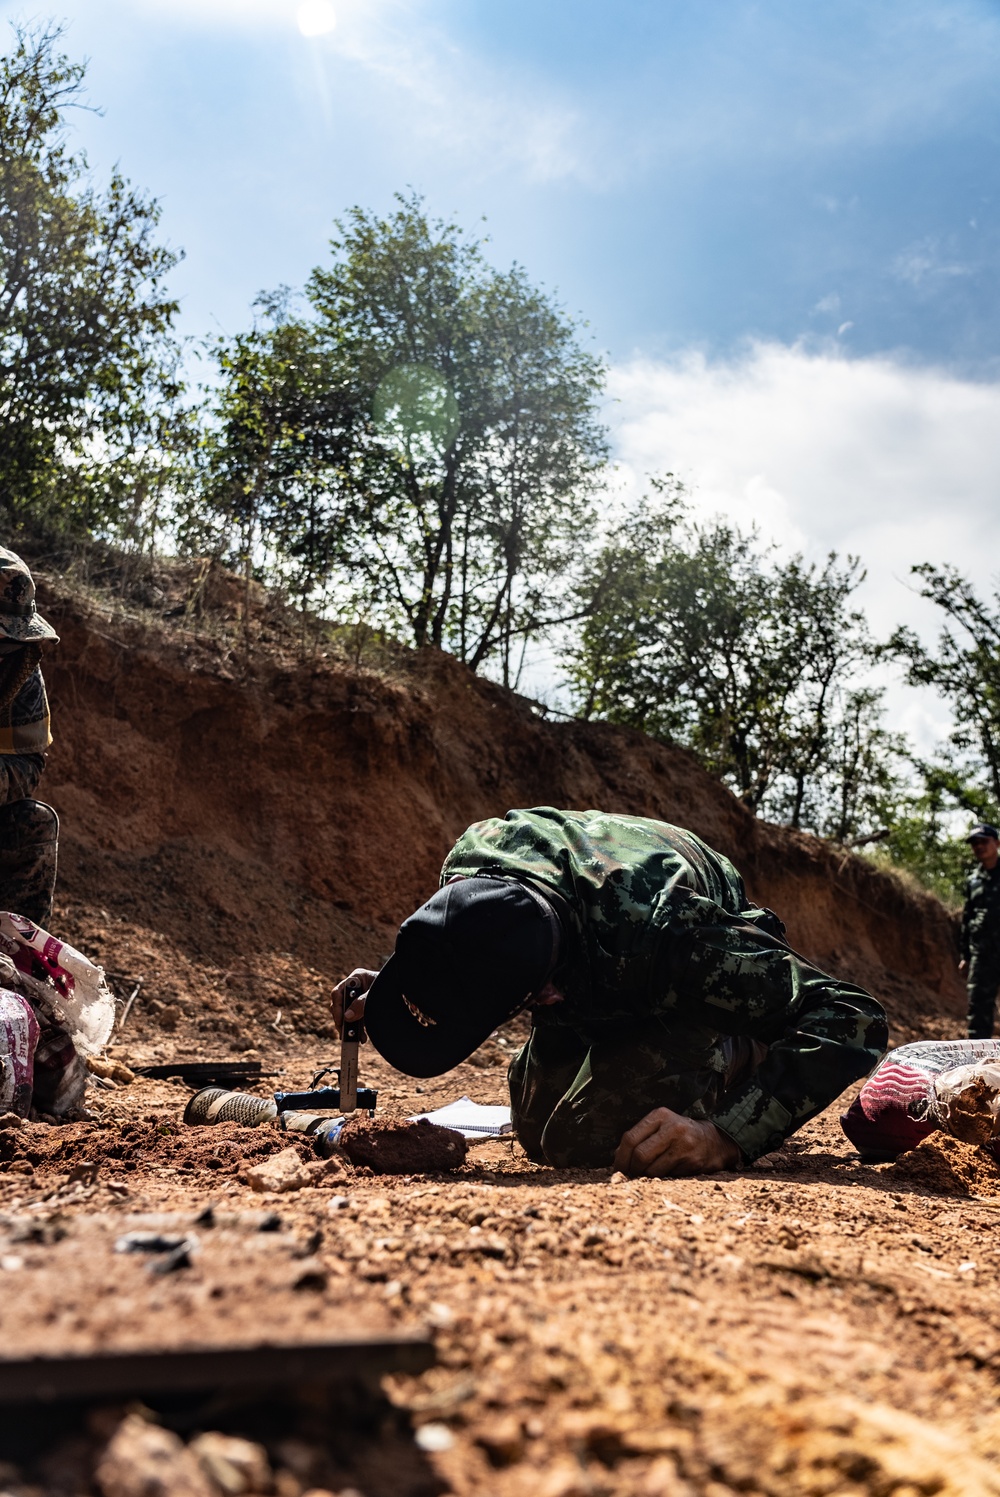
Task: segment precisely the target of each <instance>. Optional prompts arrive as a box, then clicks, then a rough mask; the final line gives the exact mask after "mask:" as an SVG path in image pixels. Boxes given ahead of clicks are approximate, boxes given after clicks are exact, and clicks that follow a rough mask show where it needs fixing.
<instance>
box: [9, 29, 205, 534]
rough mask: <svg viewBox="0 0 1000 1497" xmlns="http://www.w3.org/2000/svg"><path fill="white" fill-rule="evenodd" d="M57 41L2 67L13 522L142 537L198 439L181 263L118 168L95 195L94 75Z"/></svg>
mask: <svg viewBox="0 0 1000 1497" xmlns="http://www.w3.org/2000/svg"><path fill="white" fill-rule="evenodd" d="M59 39H60V32H59V31H58V30H51V29H50V30H42V31H35V32H28V31H24V30H16V31H15V44H14V47H13V49H12V50H11V52H10V53H9V54H8V55H7V56H4V57H3V58H0V514H2V515H3V518H4V520H5V522H6V523H7V524H8V525H13V526H15V527H16V526H17V525H18V524H20V523H24V522H26V521H27V520H31V522H32V523H33V525H34V526H35V527H36V528H37V527H38V526H39V525H42V526H48V527H50V528H55V529H60V530H64V531H65V530H70V531H78V532H79V531H82V532H88V531H94V530H108V529H111V530H113V531H116V532H118V533H125V534H128V533H132V534H135V533H136V532H143V531H145V530H146V529H148V527H149V525H150V523H154V524H155V516H156V512H157V510H158V501H159V496H160V495H161V493H162V491H163V489H164V486H165V482H166V478H167V475H168V473H169V469H170V465H171V464H170V459H169V458H168V457H167V456H166V454H167V452H168V450H169V449H170V448H171V447H173V446H174V445H175V444H176V445H177V446H178V447H180V448H181V449H183V447H184V445H185V439H186V424H185V418H184V415H183V412H182V411H181V410H180V406H179V399H180V395H181V385H180V381H179V379H178V376H177V357H176V349H175V348H174V347H173V345H171V344H170V342H169V340H168V336H167V335H168V332H169V329H170V325H171V320H172V318H173V315H174V312H175V311H176V304H175V303H174V302H173V301H172V300H169V299H168V298H166V297H165V296H164V294H163V290H162V284H163V281H164V278H165V277H166V275H167V273H168V272H169V271H170V269H171V268H172V267H173V266H174V264H175V263H176V260H177V256H176V255H175V254H173V253H172V252H170V251H169V250H167V249H164V248H163V247H162V246H159V245H158V244H157V243H156V242H155V230H156V225H157V220H158V217H159V211H158V209H157V207H156V205H155V203H152V202H149V201H146V200H145V199H143V198H142V197H140V196H139V195H138V194H137V193H135V192H134V191H133V190H132V189H131V188H130V187H129V185H128V183H127V182H126V181H125V180H124V179H123V178H122V177H121V176H120V175H119V174H118V173H117V172H116V173H115V174H114V175H113V176H112V178H111V181H110V183H109V184H108V186H107V188H106V189H105V190H104V191H103V192H100V193H99V192H97V191H95V189H94V188H93V187H92V186H91V185H90V182H89V177H88V172H87V163H86V160H85V158H84V157H83V156H82V155H81V154H74V153H72V152H71V151H70V150H69V148H68V146H67V143H66V133H67V126H66V115H67V111H68V110H69V109H71V108H72V107H79V106H80V104H81V100H82V89H83V76H84V67H83V65H82V64H76V63H71V62H69V61H68V59H67V58H66V57H65V56H63V55H62V53H61V52H60V51H59V50H58V44H59ZM151 515H152V520H151Z"/></svg>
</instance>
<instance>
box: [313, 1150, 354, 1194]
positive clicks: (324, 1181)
mask: <svg viewBox="0 0 1000 1497" xmlns="http://www.w3.org/2000/svg"><path fill="white" fill-rule="evenodd" d="M304 1168H305V1171H306V1174H307V1175H308V1176H309V1184H310V1185H312V1186H318V1187H320V1188H322V1187H323V1186H324V1185H332V1184H333V1182H334V1181H335V1180H343V1179H345V1178H346V1176H347V1171H346V1169H345V1168H344V1162H343V1160H341V1159H337V1158H336V1156H335V1155H331V1157H330V1158H329V1159H312V1160H310V1161H309V1163H308V1164H307V1165H305V1166H304Z"/></svg>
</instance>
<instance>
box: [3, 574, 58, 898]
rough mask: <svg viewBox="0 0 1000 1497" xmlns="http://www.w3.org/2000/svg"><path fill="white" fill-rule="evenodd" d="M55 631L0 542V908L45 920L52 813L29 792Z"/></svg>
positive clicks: (40, 746) (43, 732) (45, 712)
mask: <svg viewBox="0 0 1000 1497" xmlns="http://www.w3.org/2000/svg"><path fill="white" fill-rule="evenodd" d="M50 643H51V644H58V643H59V636H58V635H57V634H56V631H55V630H54V629H53V628H52V626H51V625H50V624H48V623H46V621H45V619H43V618H42V616H41V614H40V613H39V612H38V609H37V608H36V607H35V584H34V581H33V579H32V576H31V573H30V572H29V571H28V568H27V567H26V566H25V564H24V562H23V561H22V560H21V558H20V557H19V556H16V555H15V554H14V552H13V551H8V550H7V549H6V548H5V547H3V546H0V910H10V911H13V913H14V914H17V915H23V916H24V917H25V918H26V919H28V920H32V921H34V923H35V924H36V925H41V926H47V925H48V922H49V917H50V915H51V912H52V896H53V893H54V890H55V883H56V861H57V852H58V841H59V818H58V816H57V815H56V813H55V811H54V810H53V809H52V807H51V806H47V805H45V804H44V802H42V801H37V800H34V799H33V795H34V790H35V786H36V785H37V784H38V781H39V779H40V778H41V774H42V770H43V769H44V768H45V756H46V750H47V749H48V747H49V745H50V744H51V742H52V734H51V732H50V731H49V702H48V697H47V696H46V694H45V682H44V680H43V678H42V672H41V668H40V664H39V662H40V661H41V658H42V649H43V647H44V645H46V644H50Z"/></svg>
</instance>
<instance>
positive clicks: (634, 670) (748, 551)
mask: <svg viewBox="0 0 1000 1497" xmlns="http://www.w3.org/2000/svg"><path fill="white" fill-rule="evenodd" d="M863 575H864V574H863V572H862V571H861V569H860V564H859V563H858V562H857V561H856V560H854V559H851V558H848V560H847V562H846V564H844V565H841V564H839V562H838V559H837V557H836V555H835V554H831V555H830V557H829V558H828V559H827V561H826V563H825V565H824V566H823V567H816V566H807V565H806V564H805V563H804V562H803V560H802V558H801V557H798V556H795V557H792V558H791V559H790V560H787V561H782V560H780V559H779V558H778V557H777V555H776V553H775V551H774V549H773V548H767V547H763V546H762V545H761V543H760V542H759V541H758V539H757V537H756V535H754V534H751V535H746V534H743V533H741V532H740V531H739V530H737V529H736V528H735V527H733V526H731V525H728V524H726V523H724V522H722V521H715V522H714V523H712V524H709V525H696V524H693V523H691V522H690V519H689V518H688V514H687V507H686V500H685V496H684V491H683V488H682V487H681V486H680V485H679V484H678V483H676V481H675V480H673V479H672V478H667V479H664V480H661V481H659V482H658V483H656V484H654V486H653V492H652V494H651V495H649V496H647V497H646V498H644V499H643V500H642V501H640V503H638V504H637V505H636V506H635V507H634V508H633V509H632V510H630V511H629V512H628V513H627V514H626V516H625V517H624V518H623V519H622V520H621V521H620V522H619V523H618V524H616V525H615V526H614V527H613V529H612V531H611V534H610V536H609V538H608V540H607V543H606V544H605V545H604V547H603V548H602V549H601V550H600V551H599V553H598V554H597V556H596V558H595V559H594V561H593V563H592V565H591V567H590V570H589V573H588V575H587V577H586V579H585V581H584V583H583V585H582V587H581V589H580V599H579V611H580V614H581V615H582V616H583V618H584V619H585V622H584V623H583V625H582V627H581V629H580V632H579V636H578V638H577V640H576V643H575V645H574V646H573V647H572V649H571V651H570V654H569V660H568V665H569V674H570V679H571V682H572V684H573V687H574V689H575V692H576V697H577V702H578V704H579V707H580V710H581V712H582V715H583V716H585V717H589V716H599V717H604V718H607V719H608V720H610V721H612V722H619V723H625V724H628V725H630V726H632V727H636V728H640V729H641V730H642V731H644V732H647V733H652V734H653V735H654V736H657V737H661V738H665V739H671V740H673V741H676V742H679V743H683V744H686V745H687V746H689V747H690V748H692V749H694V750H695V752H696V753H698V755H699V756H700V757H701V759H702V760H703V762H704V763H705V764H706V766H707V767H708V768H709V769H710V770H711V771H712V772H713V773H715V774H717V775H718V776H719V777H720V778H721V779H723V780H725V781H726V782H727V783H729V784H731V785H732V786H733V788H734V790H735V791H736V792H737V794H738V795H739V796H740V798H741V799H742V800H743V801H744V802H745V804H746V805H748V806H749V807H750V808H751V809H752V810H754V811H756V812H762V811H767V812H768V813H769V814H774V815H777V816H780V817H781V819H783V820H785V821H787V822H788V824H790V825H791V826H795V827H806V826H807V827H810V828H812V829H814V830H821V831H823V832H824V833H825V834H829V835H836V836H838V837H839V838H840V839H841V840H847V839H848V838H849V837H851V836H853V835H856V834H857V833H858V832H859V830H861V829H862V827H863V826H864V824H865V822H866V819H867V817H868V815H869V814H870V813H871V811H872V809H873V807H874V804H875V786H876V783H877V781H878V779H879V774H880V771H878V765H879V760H880V755H884V754H885V753H886V751H887V750H888V747H889V739H888V736H887V735H886V734H885V733H884V730H883V729H882V727H881V697H880V695H879V694H878V693H876V692H871V691H868V692H858V691H856V690H852V680H853V677H854V676H855V674H856V673H857V671H858V670H859V669H861V668H862V667H863V666H864V665H865V664H866V663H867V662H869V661H870V660H871V659H872V658H873V654H874V646H873V643H872V641H871V640H870V638H869V635H868V631H867V627H866V625H865V621H864V618H863V616H862V614H861V613H860V612H859V611H857V610H856V609H853V608H852V607H851V606H850V600H851V597H852V594H853V593H854V591H855V589H856V588H857V587H858V585H859V583H860V582H861V580H862V577H863ZM893 747H894V748H895V745H893ZM877 771H878V772H877ZM886 772H887V773H888V770H887V771H886ZM886 788H887V785H886Z"/></svg>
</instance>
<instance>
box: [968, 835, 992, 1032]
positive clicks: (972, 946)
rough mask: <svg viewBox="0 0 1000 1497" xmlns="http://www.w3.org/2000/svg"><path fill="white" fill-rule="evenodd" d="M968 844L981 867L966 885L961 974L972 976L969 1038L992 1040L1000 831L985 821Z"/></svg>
mask: <svg viewBox="0 0 1000 1497" xmlns="http://www.w3.org/2000/svg"><path fill="white" fill-rule="evenodd" d="M966 841H967V842H968V844H969V846H970V847H971V848H972V853H973V856H974V857H975V859H976V861H977V862H978V864H979V867H978V868H976V869H975V870H974V871H973V872H972V873H971V874H970V875H969V877H968V880H967V881H966V885H965V907H964V909H963V910H962V960H961V961H960V962H959V964H958V970H959V971H960V972H965V971H966V970H967V971H968V974H969V975H968V979H967V982H968V993H969V1038H970V1039H971V1040H989V1039H992V1038H993V1023H994V1020H995V1018H996V999H997V989H998V988H1000V831H998V830H997V828H996V827H995V826H991V825H990V823H989V822H986V821H982V822H980V823H979V825H978V826H974V827H973V828H972V831H971V832H970V833H969V835H968V837H967V838H966Z"/></svg>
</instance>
